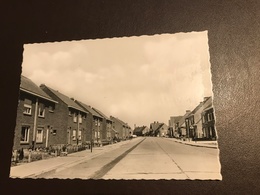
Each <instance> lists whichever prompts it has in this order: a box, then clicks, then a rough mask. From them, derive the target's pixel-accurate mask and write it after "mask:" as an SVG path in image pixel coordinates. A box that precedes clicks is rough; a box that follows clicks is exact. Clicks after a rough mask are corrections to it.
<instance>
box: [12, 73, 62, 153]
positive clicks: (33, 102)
mask: <svg viewBox="0 0 260 195" xmlns="http://www.w3.org/2000/svg"><path fill="white" fill-rule="evenodd" d="M57 103H58V102H57V101H55V100H53V99H52V98H51V97H50V96H48V95H47V94H46V93H45V92H44V91H42V90H41V89H40V88H39V87H38V86H37V85H36V84H35V83H33V82H32V81H31V80H30V79H28V78H27V77H24V76H21V84H20V94H19V103H18V107H17V118H16V127H15V136H14V144H13V149H14V150H18V149H21V148H23V149H28V148H31V149H35V148H39V147H48V146H49V145H50V144H53V143H56V141H57V140H56V135H53V131H55V130H56V129H57V128H59V125H57V124H56V123H55V118H56V114H57V113H56V107H57ZM57 136H58V137H60V136H61V135H60V134H58V135H57Z"/></svg>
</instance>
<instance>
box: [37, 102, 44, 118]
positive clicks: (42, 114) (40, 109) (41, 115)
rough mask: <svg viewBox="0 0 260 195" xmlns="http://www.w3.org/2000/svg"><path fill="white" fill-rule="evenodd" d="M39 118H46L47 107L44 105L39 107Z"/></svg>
mask: <svg viewBox="0 0 260 195" xmlns="http://www.w3.org/2000/svg"><path fill="white" fill-rule="evenodd" d="M38 116H39V117H44V116H45V106H44V105H43V104H40V105H39V113H38Z"/></svg>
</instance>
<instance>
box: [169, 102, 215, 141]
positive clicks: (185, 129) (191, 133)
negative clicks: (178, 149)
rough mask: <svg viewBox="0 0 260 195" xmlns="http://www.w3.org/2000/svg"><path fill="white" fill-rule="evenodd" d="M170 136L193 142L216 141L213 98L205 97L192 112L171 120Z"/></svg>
mask: <svg viewBox="0 0 260 195" xmlns="http://www.w3.org/2000/svg"><path fill="white" fill-rule="evenodd" d="M169 136H170V137H176V138H184V139H192V140H216V139H217V134H216V130H215V116H214V108H213V105H212V97H204V100H203V101H202V102H200V103H199V104H198V105H197V106H196V107H195V108H194V109H193V110H192V111H191V110H186V113H185V114H184V115H183V116H172V117H170V120H169Z"/></svg>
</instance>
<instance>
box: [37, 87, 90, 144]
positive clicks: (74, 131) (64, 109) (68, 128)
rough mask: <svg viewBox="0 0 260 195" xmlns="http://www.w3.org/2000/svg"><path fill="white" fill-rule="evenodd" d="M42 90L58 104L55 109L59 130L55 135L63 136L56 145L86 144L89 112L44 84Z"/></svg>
mask: <svg viewBox="0 0 260 195" xmlns="http://www.w3.org/2000/svg"><path fill="white" fill-rule="evenodd" d="M40 88H41V89H42V90H43V91H44V92H45V93H47V94H48V95H49V96H50V97H51V98H52V99H54V100H55V101H57V102H58V104H57V105H56V108H55V112H56V118H55V125H58V126H59V129H56V130H55V134H61V136H60V137H59V139H60V140H57V141H56V142H55V143H60V144H72V145H79V144H82V143H84V142H86V134H87V131H86V117H87V112H86V111H85V110H84V109H82V108H81V107H80V106H79V105H78V104H76V103H75V101H74V100H73V99H71V98H69V97H67V96H66V95H64V94H62V93H60V92H59V91H56V90H54V89H52V88H50V87H48V86H46V85H43V84H42V85H41V86H40Z"/></svg>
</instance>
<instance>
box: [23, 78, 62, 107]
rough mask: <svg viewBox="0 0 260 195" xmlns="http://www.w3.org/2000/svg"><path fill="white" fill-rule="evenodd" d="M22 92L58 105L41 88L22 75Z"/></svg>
mask: <svg viewBox="0 0 260 195" xmlns="http://www.w3.org/2000/svg"><path fill="white" fill-rule="evenodd" d="M20 90H21V91H24V92H27V93H30V94H32V95H35V96H38V97H41V98H43V99H46V100H49V101H52V102H55V103H58V102H56V101H54V100H53V99H52V98H51V97H50V96H49V95H48V94H46V93H45V92H44V91H43V90H42V89H41V88H40V87H38V86H37V85H36V84H35V83H34V82H33V81H32V80H31V79H29V78H27V77H25V76H23V75H21V83H20Z"/></svg>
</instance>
